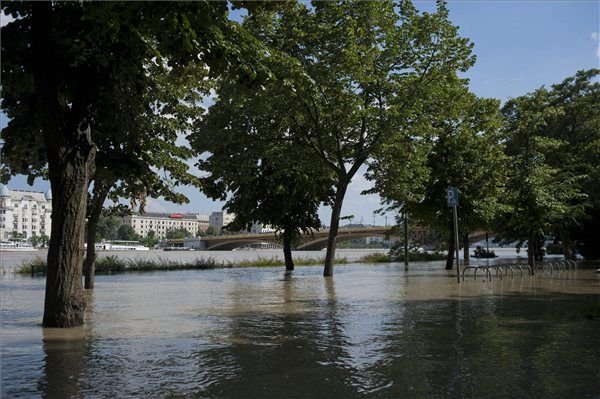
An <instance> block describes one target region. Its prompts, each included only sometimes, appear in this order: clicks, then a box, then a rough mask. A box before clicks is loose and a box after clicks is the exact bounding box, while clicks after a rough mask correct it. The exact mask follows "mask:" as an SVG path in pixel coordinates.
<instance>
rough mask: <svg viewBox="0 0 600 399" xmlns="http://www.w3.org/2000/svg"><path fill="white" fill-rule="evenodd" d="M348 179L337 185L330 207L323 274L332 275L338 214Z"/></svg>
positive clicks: (338, 221) (340, 210)
mask: <svg viewBox="0 0 600 399" xmlns="http://www.w3.org/2000/svg"><path fill="white" fill-rule="evenodd" d="M348 183H349V181H346V180H343V181H341V182H340V183H339V184H338V185H337V187H336V188H337V189H336V192H335V199H334V202H333V207H332V208H331V221H330V223H329V235H328V237H327V254H326V255H325V267H324V269H323V276H325V277H328V276H333V262H334V260H335V246H336V241H337V235H338V230H339V227H340V215H341V212H342V204H343V202H344V196H345V195H346V189H347V188H348Z"/></svg>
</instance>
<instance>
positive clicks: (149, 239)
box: [140, 230, 158, 249]
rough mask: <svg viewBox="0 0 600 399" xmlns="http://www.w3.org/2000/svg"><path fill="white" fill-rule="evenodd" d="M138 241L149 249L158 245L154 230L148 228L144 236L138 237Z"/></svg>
mask: <svg viewBox="0 0 600 399" xmlns="http://www.w3.org/2000/svg"><path fill="white" fill-rule="evenodd" d="M140 243H141V244H142V245H144V246H146V247H148V248H150V249H152V248H154V247H156V246H157V245H158V238H157V237H156V232H155V231H154V230H149V231H148V233H147V234H146V237H142V238H140Z"/></svg>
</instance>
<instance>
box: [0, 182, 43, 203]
mask: <svg viewBox="0 0 600 399" xmlns="http://www.w3.org/2000/svg"><path fill="white" fill-rule="evenodd" d="M0 196H2V197H10V198H12V199H13V200H16V201H21V200H25V201H38V202H47V201H46V197H45V195H44V193H42V192H40V191H29V190H10V189H8V187H6V186H5V185H4V184H2V185H1V187H0Z"/></svg>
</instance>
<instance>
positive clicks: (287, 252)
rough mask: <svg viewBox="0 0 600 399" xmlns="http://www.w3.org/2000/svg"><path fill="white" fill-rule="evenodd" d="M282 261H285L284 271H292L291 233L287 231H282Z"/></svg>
mask: <svg viewBox="0 0 600 399" xmlns="http://www.w3.org/2000/svg"><path fill="white" fill-rule="evenodd" d="M283 259H284V260H285V270H286V271H292V270H294V260H293V259H292V232H291V231H290V230H289V229H285V230H284V231H283Z"/></svg>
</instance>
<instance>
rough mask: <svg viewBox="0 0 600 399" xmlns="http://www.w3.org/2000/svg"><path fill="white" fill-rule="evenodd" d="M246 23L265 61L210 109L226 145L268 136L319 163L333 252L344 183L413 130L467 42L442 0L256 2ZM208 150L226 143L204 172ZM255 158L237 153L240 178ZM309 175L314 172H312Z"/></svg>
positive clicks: (223, 181) (465, 54)
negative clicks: (428, 1)
mask: <svg viewBox="0 0 600 399" xmlns="http://www.w3.org/2000/svg"><path fill="white" fill-rule="evenodd" d="M245 27H247V29H248V30H249V31H250V32H252V33H254V34H256V35H257V36H258V37H259V38H260V40H261V41H262V42H263V44H264V45H265V47H268V49H266V50H265V52H267V54H268V58H267V59H266V60H265V64H266V65H267V66H268V68H269V71H268V73H265V74H257V76H256V78H255V79H254V80H253V81H252V82H251V83H252V84H251V85H248V82H246V81H244V80H241V79H239V78H236V77H233V78H231V79H230V80H229V81H226V82H225V83H224V84H222V85H220V86H219V87H218V89H217V96H218V99H217V102H216V104H215V106H214V107H211V109H210V110H209V116H208V118H209V119H210V118H214V119H221V123H219V124H217V126H218V127H220V129H221V130H222V131H221V133H220V137H221V139H222V148H228V147H231V146H233V147H235V146H236V145H239V146H240V147H241V148H242V149H243V150H244V151H245V150H246V149H247V143H248V142H249V140H247V139H248V138H255V139H257V140H261V141H270V142H271V143H273V145H274V147H275V148H278V149H279V151H287V152H288V154H289V156H290V157H291V158H292V159H294V162H298V163H300V162H301V161H302V160H307V161H308V163H307V164H312V165H313V167H314V168H316V169H317V170H321V171H322V175H323V180H324V181H325V182H326V183H327V185H328V187H329V188H330V190H331V195H332V199H331V203H332V205H333V210H332V220H331V223H330V227H331V230H330V231H331V232H332V233H331V237H330V245H329V246H328V259H329V260H330V261H332V260H333V259H332V257H331V256H330V255H332V253H333V251H331V250H332V249H334V248H335V246H334V243H335V235H336V231H337V228H338V226H339V217H340V211H341V208H342V203H343V200H344V197H345V193H346V189H347V187H348V184H349V183H350V181H351V180H352V178H353V177H354V176H355V175H356V173H357V172H358V171H359V169H360V168H361V166H362V165H363V164H364V163H365V162H366V161H367V159H369V157H371V156H372V155H373V154H374V152H375V151H376V150H377V149H378V148H379V147H380V146H381V144H382V142H384V141H386V140H388V139H389V138H390V137H397V135H398V134H400V135H403V136H404V137H409V136H410V134H411V133H410V132H411V128H412V126H411V125H412V121H413V120H414V119H415V116H416V115H419V114H420V113H421V112H422V109H421V104H420V103H421V99H422V98H425V97H428V96H430V95H433V94H434V92H435V90H434V88H435V87H436V86H437V85H438V84H440V83H441V82H443V81H444V80H445V79H446V77H447V76H450V75H453V74H454V73H455V72H456V71H457V70H460V71H464V70H466V69H467V68H468V67H469V66H470V65H471V64H472V63H473V61H474V58H473V57H472V56H471V55H470V50H471V44H470V43H469V42H468V40H466V39H463V38H460V37H459V36H458V34H457V28H456V27H455V26H453V25H452V24H451V23H450V22H449V20H448V10H447V8H446V6H445V5H444V4H443V3H441V2H440V3H438V9H437V11H436V12H434V13H419V12H418V11H417V10H416V9H415V8H414V6H413V5H412V4H411V3H410V2H408V1H403V2H401V3H399V4H397V7H395V6H394V4H393V3H392V2H391V1H381V2H352V3H348V2H333V1H331V2H329V1H328V2H315V3H314V4H313V6H312V7H308V6H306V5H304V4H302V3H292V2H290V3H284V4H282V5H281V8H280V9H278V10H277V11H276V12H274V11H272V10H255V12H253V13H251V14H250V15H249V17H248V18H247V19H246V21H245ZM214 113H218V115H220V117H219V118H217V117H213V116H211V115H213V114H214ZM204 133H205V132H204V131H202V130H200V131H199V132H198V133H197V136H196V137H194V138H193V141H196V142H199V141H201V140H202V135H203V134H204ZM240 141H241V143H243V144H238V143H240ZM286 143H291V144H292V145H291V146H288V145H287V144H286ZM197 148H198V149H203V148H207V150H208V151H211V150H210V148H209V147H208V146H203V145H198V147H197ZM234 153H235V154H237V152H235V151H234ZM306 153H308V154H310V155H308V156H306V155H304V154H306ZM292 154H293V155H292ZM211 155H212V156H213V157H218V156H222V157H223V158H226V156H227V152H224V153H223V154H220V153H212V154H209V157H208V158H207V159H206V160H201V161H200V162H199V168H200V169H207V170H208V171H209V173H211V171H210V163H211V162H213V161H214V159H215V158H211ZM271 158H272V157H271ZM231 159H232V160H235V161H237V160H238V158H237V157H236V156H232V157H231ZM255 160H256V158H255V157H249V161H248V162H247V163H246V162H244V161H240V162H239V163H237V162H236V165H235V167H239V170H240V176H239V180H244V181H245V180H247V179H248V177H247V176H248V175H249V174H247V173H246V172H247V171H249V170H253V169H256V168H257V163H256V162H255ZM230 168H232V169H233V168H234V166H231V167H230ZM300 170H301V171H303V172H304V171H305V170H306V167H305V166H301V167H300ZM231 173H232V174H233V173H235V171H232V172H231ZM306 175H307V176H309V177H308V178H307V180H308V181H311V180H313V179H311V177H310V176H313V174H311V173H306ZM296 178H297V177H295V178H294V180H295V179H296ZM210 179H212V180H214V183H215V184H214V186H215V193H214V194H213V196H214V197H217V196H219V195H222V194H221V193H224V192H227V191H228V187H229V185H230V181H229V180H228V179H229V178H228V176H227V175H225V174H220V173H216V174H215V175H214V176H210ZM321 182H322V181H315V186H314V187H316V188H313V189H312V195H310V197H311V198H312V200H311V202H316V201H315V200H316V199H318V198H319V197H320V196H321V193H322V190H321V189H320V188H319V186H320V184H321ZM273 187H275V184H273ZM306 189H308V187H306ZM236 194H239V195H240V196H244V197H245V196H246V195H247V194H246V193H245V192H240V193H238V192H234V195H236ZM315 194H316V195H315ZM271 212H272V211H270V212H269V213H271ZM327 267H329V268H330V267H331V264H329V265H326V268H327ZM326 273H327V274H330V272H328V271H326Z"/></svg>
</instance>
